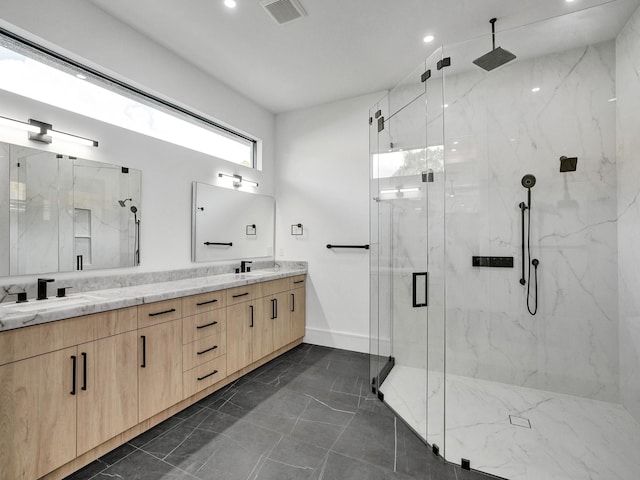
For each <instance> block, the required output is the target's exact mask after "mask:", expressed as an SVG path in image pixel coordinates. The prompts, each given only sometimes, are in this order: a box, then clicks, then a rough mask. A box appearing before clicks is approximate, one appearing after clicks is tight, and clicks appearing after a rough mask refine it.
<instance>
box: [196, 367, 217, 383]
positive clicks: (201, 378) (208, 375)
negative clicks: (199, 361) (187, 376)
mask: <svg viewBox="0 0 640 480" xmlns="http://www.w3.org/2000/svg"><path fill="white" fill-rule="evenodd" d="M216 373H218V370H214V371H213V372H211V373H209V374H207V375H205V376H204V377H198V381H200V380H204V379H205V378H207V377H210V376H211V375H215V374H216Z"/></svg>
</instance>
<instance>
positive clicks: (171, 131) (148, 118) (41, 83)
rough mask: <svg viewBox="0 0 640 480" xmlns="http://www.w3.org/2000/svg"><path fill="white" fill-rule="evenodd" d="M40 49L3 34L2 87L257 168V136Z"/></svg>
mask: <svg viewBox="0 0 640 480" xmlns="http://www.w3.org/2000/svg"><path fill="white" fill-rule="evenodd" d="M35 48H37V49H38V50H39V51H38V50H35V51H34V46H33V45H30V46H27V45H24V44H20V43H18V42H16V41H15V40H11V39H9V38H7V37H3V36H0V89H2V90H6V91H9V92H12V93H15V94H18V95H22V96H25V97H28V98H31V99H34V100H37V101H40V102H43V103H46V104H48V105H52V106H55V107H58V108H62V109H64V110H69V111H72V112H74V113H78V114H80V115H84V116H87V117H91V118H95V119H97V120H100V121H102V122H105V123H109V124H111V125H115V126H118V127H122V128H126V129H128V130H132V131H134V132H138V133H141V134H143V135H148V136H150V137H154V138H157V139H160V140H163V141H167V142H170V143H173V144H176V145H180V146H182V147H185V148H189V149H191V150H195V151H198V152H202V153H205V154H208V155H212V156H215V157H218V158H221V159H223V160H227V161H229V162H233V163H236V164H239V165H243V166H245V167H250V168H255V166H256V162H255V156H256V154H255V152H256V141H255V140H254V139H251V138H248V137H246V136H244V135H242V134H240V133H237V132H233V131H231V130H229V129H227V128H225V127H222V126H220V125H217V124H215V123H214V122H212V121H210V120H208V119H206V118H204V117H201V116H199V115H197V114H195V113H193V112H188V111H187V110H184V109H182V108H181V107H178V106H176V105H173V104H170V103H168V102H165V101H163V100H161V99H158V98H156V97H153V96H152V95H150V94H146V93H144V92H141V91H139V90H136V89H134V88H133V87H130V86H127V85H125V84H123V83H122V82H118V81H116V80H114V79H110V78H109V77H106V76H104V75H102V74H100V73H98V72H89V71H85V70H84V67H82V66H80V65H77V64H72V63H67V62H64V60H62V59H61V58H62V57H59V56H57V55H56V57H57V58H51V57H50V56H48V55H47V54H45V53H43V50H44V49H42V47H37V46H35ZM49 53H52V52H49ZM69 62H71V61H69Z"/></svg>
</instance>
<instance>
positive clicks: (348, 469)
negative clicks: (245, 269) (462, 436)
mask: <svg viewBox="0 0 640 480" xmlns="http://www.w3.org/2000/svg"><path fill="white" fill-rule="evenodd" d="M114 478H116V479H121V480H169V479H171V480H183V479H190V480H198V479H199V480H298V479H301V480H302V479H310V480H347V479H349V480H360V479H363V480H364V479H366V480H391V479H398V480H400V479H407V480H408V479H426V480H463V479H465V480H480V479H486V478H489V477H486V476H484V475H481V474H479V473H476V472H468V471H465V470H462V469H460V468H459V467H456V466H453V465H450V464H447V463H445V462H444V461H443V460H442V459H441V458H438V457H436V456H435V455H433V454H432V453H431V451H430V449H429V448H428V447H427V446H426V445H425V444H424V443H422V442H421V441H420V440H419V439H418V438H417V437H416V436H415V435H414V434H413V432H411V431H410V430H409V429H408V428H407V427H406V426H405V425H404V424H403V423H402V422H401V421H400V419H398V418H396V417H395V416H394V414H393V413H392V412H391V411H390V410H389V409H387V407H385V405H384V404H383V403H381V402H380V401H378V400H377V398H376V397H375V396H374V395H372V394H371V393H370V388H369V356H368V355H366V354H361V353H355V352H348V351H345V350H336V349H331V348H326V347H318V346H315V345H308V344H303V345H300V346H299V347H297V348H295V349H293V350H291V351H290V352H287V353H286V354H284V355H282V356H281V357H279V358H277V359H275V360H273V361H272V362H270V363H269V364H267V365H264V366H263V367H261V368H259V369H257V370H255V371H254V372H251V373H249V374H247V375H246V376H244V377H243V378H241V379H239V380H237V381H236V382H234V383H233V384H231V385H229V386H227V387H225V388H223V389H222V390H220V391H218V392H216V393H214V394H212V395H210V396H208V397H207V398H205V399H203V400H201V401H200V402H199V403H197V404H195V405H193V406H191V407H189V408H187V409H186V410H183V411H182V412H180V413H178V414H176V415H175V416H174V417H172V418H169V419H168V420H166V421H164V422H163V423H161V424H160V425H158V426H156V427H155V428H153V429H151V430H149V431H147V432H145V433H143V434H142V435H140V436H138V437H136V438H134V439H132V440H131V441H130V442H128V443H126V444H125V445H122V446H121V447H119V448H117V449H116V450H114V451H113V452H110V453H109V454H107V455H105V456H103V457H102V458H100V459H99V460H96V461H95V462H93V463H92V464H90V465H88V466H86V467H85V468H83V469H82V470H80V471H79V472H76V473H75V474H73V475H71V476H70V477H67V479H66V480H79V479H82V480H88V479H95V480H106V479H114Z"/></svg>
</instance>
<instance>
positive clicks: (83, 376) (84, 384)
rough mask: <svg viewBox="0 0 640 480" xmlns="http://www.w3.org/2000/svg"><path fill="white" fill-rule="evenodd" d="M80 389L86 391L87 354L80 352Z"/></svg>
mask: <svg viewBox="0 0 640 480" xmlns="http://www.w3.org/2000/svg"><path fill="white" fill-rule="evenodd" d="M80 355H82V387H80V390H86V389H87V352H82V353H81V354H80Z"/></svg>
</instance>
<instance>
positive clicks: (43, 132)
mask: <svg viewBox="0 0 640 480" xmlns="http://www.w3.org/2000/svg"><path fill="white" fill-rule="evenodd" d="M0 125H4V126H7V127H12V128H17V129H19V130H23V131H25V132H27V133H28V135H29V140H31V141H33V142H40V143H47V144H49V143H51V142H52V141H53V139H54V138H57V139H60V140H63V141H66V142H73V143H77V144H80V145H85V146H87V147H97V146H98V142H97V141H96V140H91V139H90V138H85V137H80V136H78V135H73V134H71V133H65V132H61V131H59V130H54V129H53V125H51V124H50V123H45V122H41V121H40V120H34V119H33V118H30V119H29V121H28V122H21V121H20V120H14V119H13V118H8V117H2V116H0Z"/></svg>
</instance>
